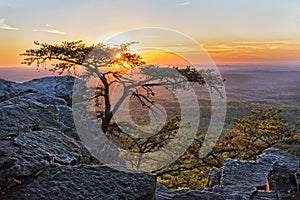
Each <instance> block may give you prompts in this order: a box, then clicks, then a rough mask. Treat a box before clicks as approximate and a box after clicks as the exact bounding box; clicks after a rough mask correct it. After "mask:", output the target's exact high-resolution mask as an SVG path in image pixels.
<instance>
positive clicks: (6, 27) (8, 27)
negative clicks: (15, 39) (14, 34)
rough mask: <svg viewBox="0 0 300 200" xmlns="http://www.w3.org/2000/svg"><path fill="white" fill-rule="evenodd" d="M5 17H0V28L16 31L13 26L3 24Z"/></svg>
mask: <svg viewBox="0 0 300 200" xmlns="http://www.w3.org/2000/svg"><path fill="white" fill-rule="evenodd" d="M4 22H5V19H4V18H1V19H0V29H4V30H13V31H17V30H19V29H18V28H15V27H12V26H10V25H8V24H5V23H4Z"/></svg>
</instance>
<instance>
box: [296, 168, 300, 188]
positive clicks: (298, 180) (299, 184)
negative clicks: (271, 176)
mask: <svg viewBox="0 0 300 200" xmlns="http://www.w3.org/2000/svg"><path fill="white" fill-rule="evenodd" d="M295 181H296V187H297V190H298V191H299V192H300V170H299V169H298V170H297V171H296V172H295Z"/></svg>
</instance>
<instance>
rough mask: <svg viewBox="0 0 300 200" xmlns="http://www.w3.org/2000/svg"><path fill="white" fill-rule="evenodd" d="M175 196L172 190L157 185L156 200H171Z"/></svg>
mask: <svg viewBox="0 0 300 200" xmlns="http://www.w3.org/2000/svg"><path fill="white" fill-rule="evenodd" d="M174 196H175V193H174V192H173V191H172V190H169V189H168V188H166V187H165V186H164V185H162V184H159V183H157V184H156V190H155V199H156V200H170V199H172V198H173V197H174Z"/></svg>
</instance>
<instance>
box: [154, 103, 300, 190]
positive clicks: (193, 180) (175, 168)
mask: <svg viewBox="0 0 300 200" xmlns="http://www.w3.org/2000/svg"><path fill="white" fill-rule="evenodd" d="M294 134H295V130H294V129H292V128H291V127H290V126H289V125H288V124H286V122H285V120H284V119H283V117H282V115H281V109H272V108H265V109H261V110H252V111H251V115H249V116H246V117H244V118H242V119H235V120H234V128H233V129H231V130H229V131H227V132H226V133H225V134H224V135H223V136H222V138H220V139H219V141H218V142H217V143H216V144H214V148H213V150H212V151H211V152H209V153H208V154H207V155H206V156H205V157H200V156H199V150H200V148H201V144H202V142H203V140H204V138H205V135H204V134H200V135H199V136H198V137H197V138H196V139H195V140H194V142H193V144H192V145H191V146H190V148H189V149H188V150H187V151H186V152H185V154H184V155H183V156H181V157H180V159H178V160H177V161H176V162H175V163H173V164H171V165H169V166H168V167H166V168H164V169H161V170H159V171H156V173H157V175H158V181H159V182H160V183H163V184H164V185H166V186H167V187H169V188H170V189H178V188H181V187H189V188H192V189H195V188H197V187H204V186H206V181H207V178H208V173H209V171H210V170H211V169H212V168H213V167H222V166H223V161H224V159H225V158H238V159H242V160H249V159H255V158H256V156H257V155H259V154H261V153H262V151H263V150H265V149H267V148H269V147H275V146H277V147H278V146H279V147H280V145H282V144H283V143H295V142H299V140H297V139H296V138H295V137H294ZM212 145H213V144H212ZM194 173H197V174H194Z"/></svg>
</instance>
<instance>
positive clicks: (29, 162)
mask: <svg viewBox="0 0 300 200" xmlns="http://www.w3.org/2000/svg"><path fill="white" fill-rule="evenodd" d="M4 141H5V140H4ZM4 141H2V143H3V142H4ZM5 146H6V147H8V148H7V149H5V151H3V150H2V151H1V153H2V155H4V156H3V157H1V159H0V172H1V178H0V187H7V186H8V179H9V178H14V179H19V177H22V178H21V179H23V177H29V176H33V175H34V174H35V173H37V172H38V171H39V170H41V169H43V168H45V167H47V166H48V165H50V164H51V163H57V164H60V165H75V164H79V163H83V160H84V159H83V157H87V156H88V155H87V154H84V153H83V151H82V146H81V145H80V144H78V143H77V142H76V141H75V140H74V139H72V138H70V137H68V136H66V135H65V134H64V133H62V132H60V131H59V130H56V129H43V130H42V131H32V132H29V133H25V132H24V133H20V134H19V135H18V136H17V137H16V138H14V140H10V141H9V140H6V145H5ZM96 163H97V162H96Z"/></svg>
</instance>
